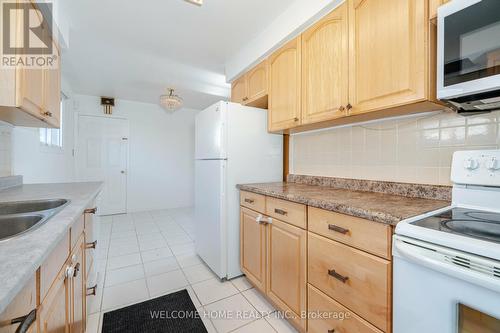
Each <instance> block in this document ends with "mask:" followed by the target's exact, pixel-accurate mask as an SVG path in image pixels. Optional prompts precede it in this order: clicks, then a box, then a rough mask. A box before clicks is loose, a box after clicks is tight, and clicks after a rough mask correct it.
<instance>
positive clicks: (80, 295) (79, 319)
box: [70, 235, 87, 333]
mask: <svg viewBox="0 0 500 333" xmlns="http://www.w3.org/2000/svg"><path fill="white" fill-rule="evenodd" d="M84 256H85V241H84V236H83V235H81V237H80V239H79V240H78V242H77V244H76V246H75V248H74V249H73V252H72V261H73V267H74V275H73V277H72V278H71V279H70V286H71V301H70V304H71V312H70V315H71V325H70V331H71V333H85V317H86V305H85V301H86V296H85V293H86V289H87V288H86V283H85V282H86V279H85V271H86V270H85V259H84V258H85V257H84Z"/></svg>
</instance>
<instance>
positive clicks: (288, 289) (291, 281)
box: [267, 219, 307, 331]
mask: <svg viewBox="0 0 500 333" xmlns="http://www.w3.org/2000/svg"><path fill="white" fill-rule="evenodd" d="M267 228H268V230H267V232H268V236H267V242H268V246H267V248H268V251H267V281H268V283H267V296H268V297H269V298H270V299H271V300H272V301H273V302H274V303H275V304H277V305H278V306H279V307H280V308H281V310H282V311H291V312H293V313H294V314H295V318H293V319H291V320H292V322H293V323H294V324H295V325H296V326H297V327H299V328H302V330H303V331H305V329H306V322H305V319H303V318H301V317H300V316H301V315H302V313H303V311H306V288H307V286H306V283H307V281H306V276H307V273H306V272H307V262H306V258H307V253H306V238H307V233H306V231H305V230H302V229H300V228H297V227H294V226H292V225H290V224H288V223H285V222H281V221H279V220H274V219H273V221H272V223H271V224H269V225H268V226H267Z"/></svg>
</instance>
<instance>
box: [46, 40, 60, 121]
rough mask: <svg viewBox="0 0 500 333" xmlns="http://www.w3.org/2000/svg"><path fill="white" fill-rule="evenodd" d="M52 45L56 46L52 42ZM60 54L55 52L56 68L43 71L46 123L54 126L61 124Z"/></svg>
mask: <svg viewBox="0 0 500 333" xmlns="http://www.w3.org/2000/svg"><path fill="white" fill-rule="evenodd" d="M53 47H54V48H55V49H56V50H57V49H58V47H57V45H56V44H55V43H54V45H53ZM60 59H61V58H60V54H59V52H58V53H57V60H56V61H57V63H58V65H57V68H55V69H47V70H46V71H45V77H44V85H43V94H44V108H45V110H44V111H45V114H46V116H45V118H46V120H47V123H48V124H50V125H52V126H54V127H60V126H61V69H60V66H61V61H60Z"/></svg>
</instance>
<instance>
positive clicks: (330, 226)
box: [328, 224, 349, 235]
mask: <svg viewBox="0 0 500 333" xmlns="http://www.w3.org/2000/svg"><path fill="white" fill-rule="evenodd" d="M328 229H329V230H333V231H336V232H338V233H341V234H344V235H345V234H347V233H348V232H349V229H344V228H342V227H339V226H338V225H335V224H329V225H328Z"/></svg>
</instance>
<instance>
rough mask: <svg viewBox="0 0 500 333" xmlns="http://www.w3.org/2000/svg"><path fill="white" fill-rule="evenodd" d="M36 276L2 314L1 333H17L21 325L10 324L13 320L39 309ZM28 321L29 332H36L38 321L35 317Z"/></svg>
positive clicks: (0, 321)
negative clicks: (29, 324)
mask: <svg viewBox="0 0 500 333" xmlns="http://www.w3.org/2000/svg"><path fill="white" fill-rule="evenodd" d="M36 298H37V297H36V283H35V276H34V275H33V278H32V279H30V281H28V283H27V284H26V285H25V286H24V287H23V289H22V290H21V291H20V292H19V293H18V294H17V296H16V297H15V298H14V300H12V301H11V302H10V304H9V305H8V306H7V308H6V309H5V310H4V311H3V312H2V313H1V314H0V333H15V332H16V330H17V329H18V328H19V326H20V325H21V324H20V323H19V324H12V325H11V324H10V323H11V322H12V320H13V319H17V318H20V317H24V316H26V315H28V314H29V313H32V311H33V310H35V309H36V308H37V304H36V303H37V300H36ZM30 318H31V319H27V320H29V321H26V322H25V323H28V322H30V323H31V326H29V330H28V332H36V324H37V323H36V321H33V320H34V319H33V317H30Z"/></svg>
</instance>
